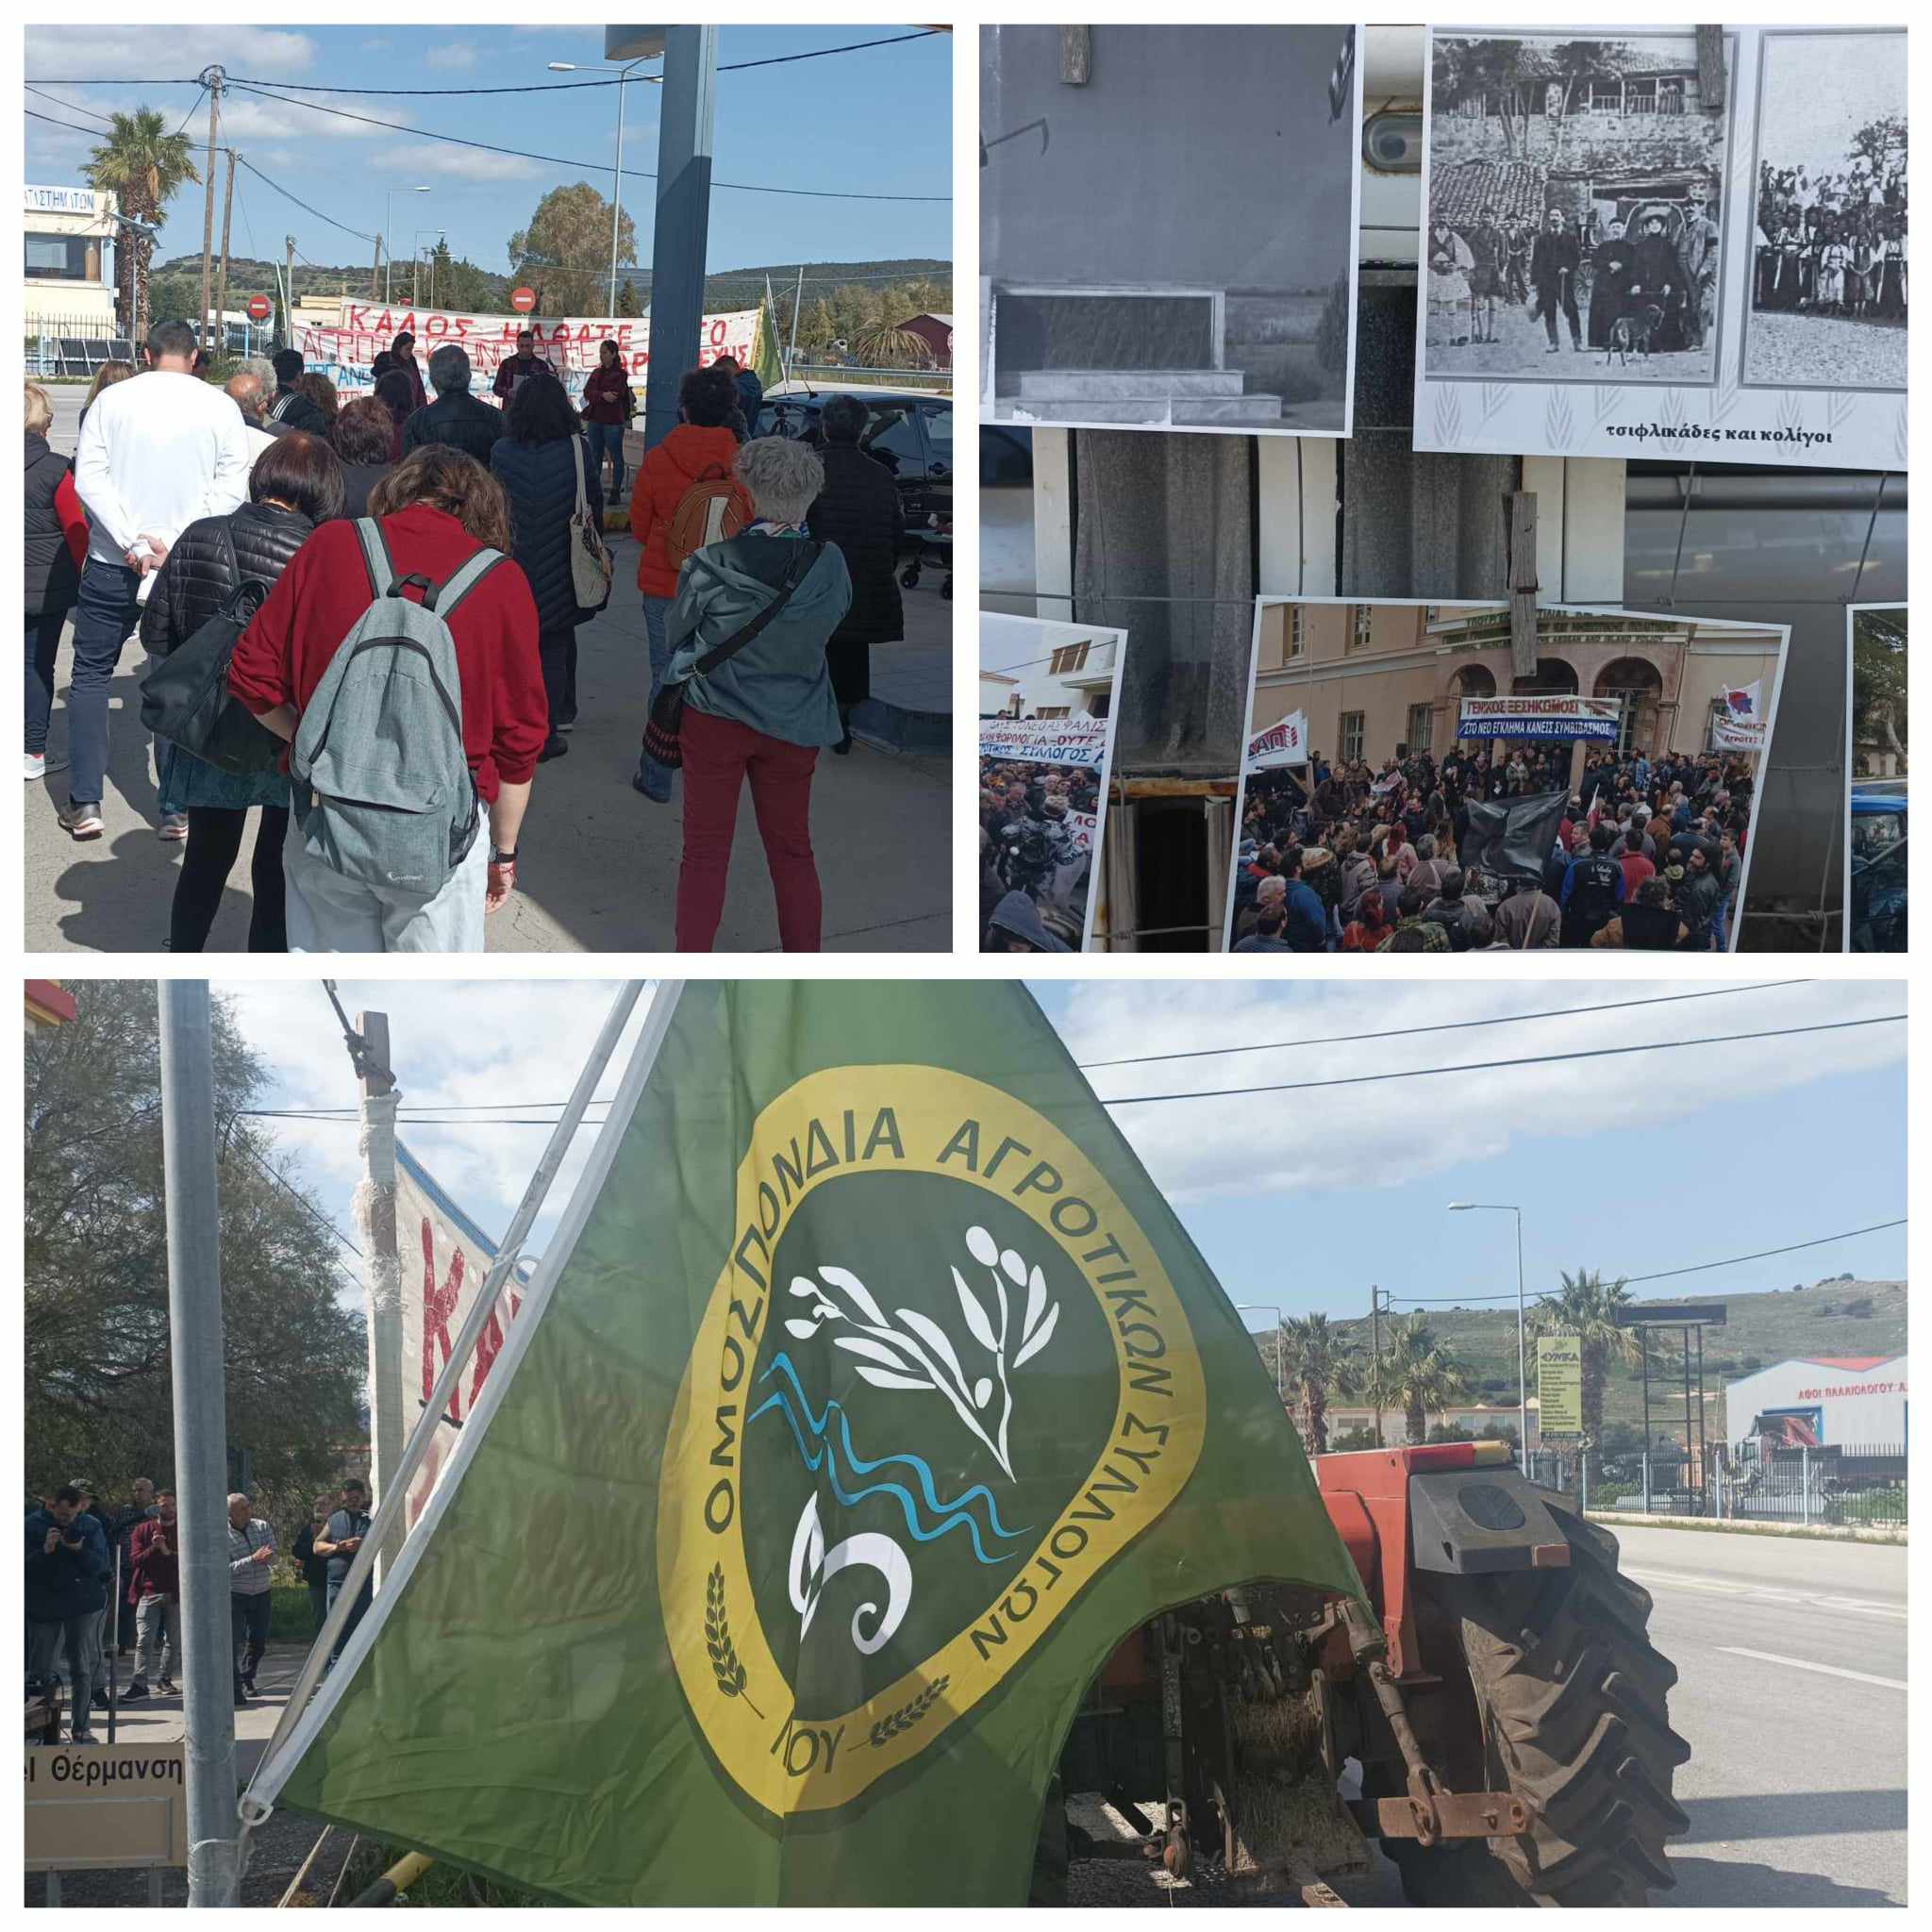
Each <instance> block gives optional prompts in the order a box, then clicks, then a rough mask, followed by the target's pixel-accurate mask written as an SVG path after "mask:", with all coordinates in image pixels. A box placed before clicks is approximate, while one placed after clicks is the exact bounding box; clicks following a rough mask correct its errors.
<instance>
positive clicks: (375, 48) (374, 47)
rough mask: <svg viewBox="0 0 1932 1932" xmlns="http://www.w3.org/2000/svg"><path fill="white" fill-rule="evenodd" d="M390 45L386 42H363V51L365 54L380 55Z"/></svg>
mask: <svg viewBox="0 0 1932 1932" xmlns="http://www.w3.org/2000/svg"><path fill="white" fill-rule="evenodd" d="M388 45H389V42H387V41H384V40H375V41H364V42H362V51H363V52H364V53H365V54H375V53H379V52H380V51H381V50H382V49H383V48H384V47H386V46H388Z"/></svg>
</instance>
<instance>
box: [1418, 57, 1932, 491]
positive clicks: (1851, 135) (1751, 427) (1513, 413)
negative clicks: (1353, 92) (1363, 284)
mask: <svg viewBox="0 0 1932 1932" xmlns="http://www.w3.org/2000/svg"><path fill="white" fill-rule="evenodd" d="M1723 46H1724V64H1725V74H1724V81H1725V86H1724V96H1723V98H1722V100H1719V99H1716V98H1709V99H1707V97H1706V92H1705V89H1704V86H1703V83H1702V80H1701V78H1700V65H1699V58H1698V43H1697V30H1696V29H1694V28H1691V27H1682V28H1674V29H1671V30H1668V31H1661V32H1641V31H1635V32H1633V31H1630V30H1628V29H1624V30H1618V29H1614V28H1607V29H1601V30H1598V29H1584V30H1570V29H1565V30H1563V31H1560V32H1528V33H1508V34H1504V35H1501V36H1499V35H1497V34H1496V33H1494V32H1493V31H1487V30H1478V29H1458V28H1454V27H1436V28H1432V29H1431V30H1430V37H1429V58H1428V62H1427V65H1426V68H1425V73H1424V154H1423V182H1422V187H1423V230H1422V237H1421V274H1420V276H1419V283H1420V286H1419V289H1418V293H1417V307H1416V323H1417V341H1418V350H1417V355H1416V378H1415V380H1416V388H1415V411H1414V425H1415V426H1414V440H1415V446H1416V448H1418V449H1422V450H1445V451H1463V452H1470V453H1475V452H1490V453H1496V454H1505V455H1510V456H1524V455H1535V456H1558V457H1626V458H1627V457H1643V458H1684V459H1692V458H1694V459H1695V460H1697V461H1699V462H1719V463H1722V462H1732V463H1754V464H1767V463H1768V464H1774V465H1780V466H1793V467H1816V468H1833V469H1874V470H1904V469H1906V468H1907V425H1906V398H1905V384H1906V245H1907V244H1906V100H1905V89H1906V51H1905V50H1906V37H1905V29H1904V28H1903V27H1899V28H1895V29H1857V30H1849V29H1848V30H1836V29H1817V30H1810V29H1806V30H1791V31H1786V30H1783V29H1770V28H1757V27H1738V28H1730V29H1726V30H1725V31H1724V35H1723Z"/></svg>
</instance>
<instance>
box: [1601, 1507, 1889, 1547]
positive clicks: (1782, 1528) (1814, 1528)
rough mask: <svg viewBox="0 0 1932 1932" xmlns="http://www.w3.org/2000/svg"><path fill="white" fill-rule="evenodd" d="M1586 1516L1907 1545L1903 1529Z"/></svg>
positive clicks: (1610, 1522) (1639, 1525)
mask: <svg viewBox="0 0 1932 1932" xmlns="http://www.w3.org/2000/svg"><path fill="white" fill-rule="evenodd" d="M1584 1513H1585V1515H1586V1516H1588V1517H1589V1519H1590V1521H1591V1522H1592V1523H1601V1524H1603V1525H1604V1527H1605V1528H1606V1529H1618V1528H1630V1529H1702V1530H1707V1531H1709V1533H1710V1534H1711V1535H1713V1536H1781V1537H1791V1538H1795V1539H1797V1540H1798V1541H1803V1542H1818V1543H1890V1544H1894V1545H1897V1546H1900V1547H1903V1546H1904V1544H1905V1542H1906V1541H1907V1533H1906V1531H1905V1530H1903V1529H1888V1528H1873V1527H1863V1526H1858V1525H1853V1524H1844V1525H1840V1524H1824V1523H1819V1524H1804V1523H1736V1522H1713V1521H1712V1520H1711V1519H1710V1518H1709V1517H1707V1516H1643V1515H1640V1514H1639V1513H1638V1512H1637V1511H1636V1510H1634V1509H1589V1510H1586V1511H1585V1512H1584Z"/></svg>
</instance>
